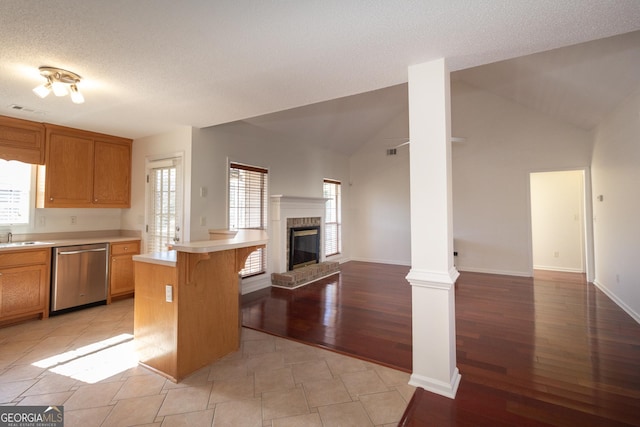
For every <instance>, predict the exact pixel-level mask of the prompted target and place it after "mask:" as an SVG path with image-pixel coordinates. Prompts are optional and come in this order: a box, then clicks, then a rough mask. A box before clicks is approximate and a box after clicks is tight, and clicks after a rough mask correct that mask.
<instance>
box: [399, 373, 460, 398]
mask: <svg viewBox="0 0 640 427" xmlns="http://www.w3.org/2000/svg"><path fill="white" fill-rule="evenodd" d="M461 378H462V376H461V375H460V371H459V370H458V368H456V369H455V370H454V372H453V375H452V376H451V380H450V381H449V383H445V382H443V381H440V380H436V379H434V378H429V377H425V376H422V375H418V374H415V373H414V374H411V377H410V379H409V384H410V385H412V386H414V387H422V388H423V389H425V390H427V391H430V392H432V393H436V394H439V395H441V396H445V397H448V398H450V399H455V397H456V393H457V392H458V386H459V385H460V379H461Z"/></svg>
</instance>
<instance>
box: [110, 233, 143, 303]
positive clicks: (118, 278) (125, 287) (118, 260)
mask: <svg viewBox="0 0 640 427" xmlns="http://www.w3.org/2000/svg"><path fill="white" fill-rule="evenodd" d="M139 253H140V242H139V241H137V240H132V241H127V242H117V243H111V259H110V262H109V292H110V296H111V298H113V297H122V296H128V295H133V292H134V291H135V284H134V278H135V277H134V270H133V259H132V257H133V255H137V254H139Z"/></svg>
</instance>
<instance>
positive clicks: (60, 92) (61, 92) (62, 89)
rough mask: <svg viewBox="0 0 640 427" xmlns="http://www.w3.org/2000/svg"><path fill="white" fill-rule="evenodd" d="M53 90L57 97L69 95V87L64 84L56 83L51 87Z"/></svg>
mask: <svg viewBox="0 0 640 427" xmlns="http://www.w3.org/2000/svg"><path fill="white" fill-rule="evenodd" d="M51 88H52V89H53V94H54V95H55V96H65V95H66V94H68V93H69V92H68V91H67V85H66V84H64V83H62V82H56V81H54V82H53V84H52V85H51Z"/></svg>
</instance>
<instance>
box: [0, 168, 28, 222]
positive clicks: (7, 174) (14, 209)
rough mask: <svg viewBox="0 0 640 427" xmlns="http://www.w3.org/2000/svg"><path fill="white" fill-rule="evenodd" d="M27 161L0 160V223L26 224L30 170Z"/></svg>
mask: <svg viewBox="0 0 640 427" xmlns="http://www.w3.org/2000/svg"><path fill="white" fill-rule="evenodd" d="M32 169H33V167H32V165H30V164H27V163H21V162H17V161H11V162H9V161H7V160H0V224H2V225H10V224H28V223H29V214H30V211H29V202H30V200H31V175H32V174H31V171H32Z"/></svg>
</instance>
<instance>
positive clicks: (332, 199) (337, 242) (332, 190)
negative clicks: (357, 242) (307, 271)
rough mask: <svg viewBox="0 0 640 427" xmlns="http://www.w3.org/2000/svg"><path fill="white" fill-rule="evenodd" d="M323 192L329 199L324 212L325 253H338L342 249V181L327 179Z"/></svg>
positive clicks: (329, 254)
mask: <svg viewBox="0 0 640 427" xmlns="http://www.w3.org/2000/svg"><path fill="white" fill-rule="evenodd" d="M323 190H324V191H323V194H324V197H325V198H326V199H329V200H327V202H326V204H325V214H324V254H325V256H331V255H337V254H339V253H340V251H341V250H342V238H341V233H342V225H341V223H342V213H341V209H342V207H341V203H342V202H341V199H340V181H335V180H332V179H325V180H324V184H323Z"/></svg>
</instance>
